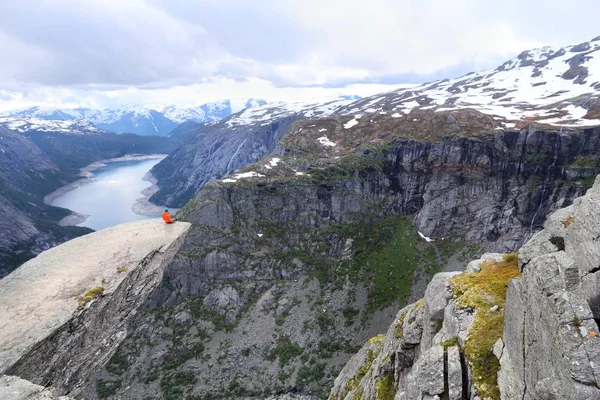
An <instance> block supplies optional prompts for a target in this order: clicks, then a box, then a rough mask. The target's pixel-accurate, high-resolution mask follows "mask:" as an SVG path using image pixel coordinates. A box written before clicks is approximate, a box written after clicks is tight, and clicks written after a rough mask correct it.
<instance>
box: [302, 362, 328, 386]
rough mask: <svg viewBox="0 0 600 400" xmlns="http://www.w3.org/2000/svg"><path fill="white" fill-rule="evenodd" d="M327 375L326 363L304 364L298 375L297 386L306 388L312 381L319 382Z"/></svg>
mask: <svg viewBox="0 0 600 400" xmlns="http://www.w3.org/2000/svg"><path fill="white" fill-rule="evenodd" d="M324 377H325V364H319V363H317V364H313V365H310V366H306V365H303V366H302V367H300V369H299V370H298V375H297V376H296V386H298V387H300V388H305V387H306V386H307V385H309V384H310V383H312V382H318V381H320V380H321V379H323V378H324Z"/></svg>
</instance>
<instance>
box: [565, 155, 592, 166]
mask: <svg viewBox="0 0 600 400" xmlns="http://www.w3.org/2000/svg"><path fill="white" fill-rule="evenodd" d="M597 166H598V156H595V155H593V154H588V155H585V156H583V155H581V156H577V158H576V159H575V162H573V164H571V165H569V167H570V168H573V169H596V167H597Z"/></svg>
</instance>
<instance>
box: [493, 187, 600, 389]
mask: <svg viewBox="0 0 600 400" xmlns="http://www.w3.org/2000/svg"><path fill="white" fill-rule="evenodd" d="M599 224H600V180H597V181H596V184H595V185H594V187H593V188H592V189H590V190H589V191H588V193H587V194H586V195H585V196H584V197H582V198H579V199H577V200H576V201H575V203H574V204H573V205H571V206H570V207H566V208H564V209H562V210H559V211H557V212H556V213H554V214H553V215H552V216H550V218H548V221H547V222H546V224H545V226H544V230H542V231H541V232H539V233H537V234H536V235H535V236H534V237H533V238H532V239H531V240H530V241H529V242H528V243H527V244H526V245H525V246H523V248H522V249H521V256H520V258H519V267H520V269H521V271H522V272H523V277H522V278H521V279H518V280H514V281H512V282H511V284H510V286H509V288H508V292H507V303H506V311H505V321H506V323H505V329H504V336H503V343H501V344H500V347H501V350H500V355H501V357H500V364H501V366H502V369H501V371H500V376H499V384H500V391H501V393H502V394H503V395H504V397H505V398H519V399H539V398H547V399H599V398H600V339H599V337H598V333H599V331H598V321H600V317H599V316H600V301H599V299H600V290H599V288H600V287H599V285H598V276H599V275H598V270H599V268H598V266H599V265H600V247H599V246H598V238H599V237H600V225H599Z"/></svg>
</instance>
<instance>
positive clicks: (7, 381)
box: [0, 375, 71, 400]
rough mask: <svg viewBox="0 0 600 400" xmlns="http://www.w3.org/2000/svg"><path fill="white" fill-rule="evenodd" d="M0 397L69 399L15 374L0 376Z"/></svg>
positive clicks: (46, 399)
mask: <svg viewBox="0 0 600 400" xmlns="http://www.w3.org/2000/svg"><path fill="white" fill-rule="evenodd" d="M0 399H3V400H70V399H71V398H70V397H66V396H58V395H56V394H55V393H54V391H53V390H52V389H47V388H44V387H43V386H39V385H36V384H33V383H31V382H29V381H27V380H25V379H21V378H18V377H16V376H6V375H1V376H0Z"/></svg>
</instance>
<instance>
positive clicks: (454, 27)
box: [0, 0, 600, 110]
mask: <svg viewBox="0 0 600 400" xmlns="http://www.w3.org/2000/svg"><path fill="white" fill-rule="evenodd" d="M599 13H600V2H598V1H597V0H571V1H564V0H527V1H526V2H524V1H522V0H503V1H502V2H499V1H497V0H366V1H362V0H253V1H249V0H45V1H40V0H0V54H1V55H2V56H1V60H2V61H1V62H0V110H7V109H14V108H23V107H29V106H33V105H41V106H50V107H77V106H83V107H92V108H104V107H109V108H116V107H120V106H123V105H127V104H136V103H139V104H182V105H184V104H192V103H193V104H201V103H204V102H209V101H215V100H219V99H227V98H242V97H243V98H249V97H253V98H263V99H267V100H270V101H275V100H297V99H305V98H321V97H327V96H337V95H342V94H345V95H352V94H353V95H360V96H366V95H370V94H375V93H378V92H383V91H388V90H392V89H394V88H395V87H398V86H399V85H402V84H407V83H424V82H429V81H432V80H436V79H441V78H452V77H457V76H460V75H463V74H465V73H468V72H471V71H476V70H481V69H487V68H495V67H497V66H498V65H500V64H501V63H502V62H504V61H506V60H508V59H510V58H512V57H514V56H516V55H517V54H519V53H520V52H521V51H523V50H527V49H531V48H535V47H540V46H546V45H550V46H564V45H570V44H578V43H581V42H585V41H588V40H590V39H592V38H594V37H596V36H599V35H600V28H595V26H596V21H595V19H596V18H597V17H596V16H597V15H598V14H599Z"/></svg>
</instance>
